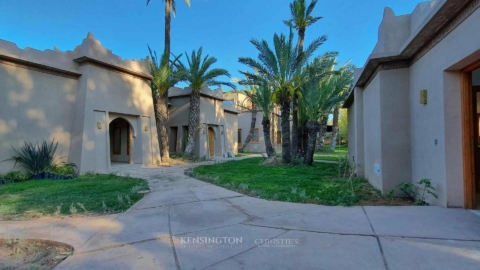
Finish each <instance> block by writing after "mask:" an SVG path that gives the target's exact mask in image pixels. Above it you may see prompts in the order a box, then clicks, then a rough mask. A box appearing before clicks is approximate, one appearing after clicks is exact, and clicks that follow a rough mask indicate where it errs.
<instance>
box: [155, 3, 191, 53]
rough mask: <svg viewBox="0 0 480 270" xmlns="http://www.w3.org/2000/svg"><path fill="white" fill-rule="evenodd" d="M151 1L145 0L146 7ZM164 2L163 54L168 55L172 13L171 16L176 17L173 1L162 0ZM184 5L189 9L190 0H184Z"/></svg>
mask: <svg viewBox="0 0 480 270" xmlns="http://www.w3.org/2000/svg"><path fill="white" fill-rule="evenodd" d="M150 1H151V0H147V6H148V4H149V3H150ZM164 1H165V54H166V55H170V24H171V21H172V11H173V16H175V15H176V13H177V12H176V4H175V0H164ZM184 1H185V4H187V6H189V7H190V0H184Z"/></svg>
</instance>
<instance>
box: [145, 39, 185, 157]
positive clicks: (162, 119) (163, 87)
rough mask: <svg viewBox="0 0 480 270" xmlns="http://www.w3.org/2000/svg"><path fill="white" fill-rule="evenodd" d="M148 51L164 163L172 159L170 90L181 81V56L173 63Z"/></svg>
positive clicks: (159, 140) (154, 105)
mask: <svg viewBox="0 0 480 270" xmlns="http://www.w3.org/2000/svg"><path fill="white" fill-rule="evenodd" d="M148 51H149V52H150V57H151V60H150V72H151V74H152V77H153V79H152V83H151V88H152V96H153V107H154V111H155V122H156V126H157V135H158V143H159V145H160V155H161V157H162V162H168V161H169V159H170V154H169V147H168V133H167V123H168V106H167V103H168V89H170V87H172V86H174V85H175V84H176V83H177V82H178V81H179V79H178V78H177V67H176V65H177V63H178V59H179V58H180V57H181V55H180V56H177V57H174V59H173V61H170V60H169V59H168V57H167V55H166V54H165V53H164V54H163V55H162V58H161V59H158V57H157V52H155V51H152V49H150V46H148Z"/></svg>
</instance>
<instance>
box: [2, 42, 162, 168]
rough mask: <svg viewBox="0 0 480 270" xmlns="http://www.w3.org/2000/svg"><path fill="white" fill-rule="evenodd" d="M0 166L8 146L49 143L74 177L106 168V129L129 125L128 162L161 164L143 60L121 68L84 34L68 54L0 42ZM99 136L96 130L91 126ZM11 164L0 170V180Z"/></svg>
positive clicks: (116, 59) (123, 63)
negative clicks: (0, 95)
mask: <svg viewBox="0 0 480 270" xmlns="http://www.w3.org/2000/svg"><path fill="white" fill-rule="evenodd" d="M0 56H2V58H4V62H3V63H2V64H0V81H2V82H6V83H4V84H3V83H2V85H1V86H0V87H2V89H0V90H1V91H2V92H5V93H7V96H6V97H7V99H0V141H1V144H0V158H1V159H2V160H3V159H5V158H4V157H10V156H11V155H12V154H13V152H12V150H11V147H10V145H13V146H16V147H19V146H21V145H22V144H23V142H25V141H27V142H37V141H39V142H41V141H42V140H44V139H45V140H52V139H55V140H56V141H58V142H59V148H58V150H57V156H58V157H65V159H64V161H69V162H74V163H75V164H76V165H77V166H78V169H79V172H80V173H84V172H88V171H97V172H102V171H106V170H108V169H109V168H110V162H111V160H110V141H109V140H110V138H109V123H110V122H111V121H112V120H114V119H115V118H116V117H123V118H125V119H126V120H127V121H129V122H130V124H131V125H132V130H133V131H134V132H133V141H132V146H133V149H132V151H133V162H134V163H140V164H143V165H144V166H152V165H156V164H158V163H159V162H160V154H159V150H158V140H157V139H156V138H157V133H156V128H155V121H154V112H153V103H152V96H151V90H150V86H149V79H150V76H149V75H148V74H149V66H148V61H147V59H143V60H140V61H137V60H123V59H122V58H120V57H119V56H117V55H114V54H113V53H112V52H111V51H110V50H108V49H106V48H104V47H103V46H102V45H101V43H100V42H99V41H98V40H96V39H95V38H94V36H93V34H91V33H89V34H88V36H87V38H85V39H84V40H83V42H82V44H81V45H79V46H78V47H76V48H75V49H74V50H73V51H67V52H61V51H59V50H58V49H57V48H55V49H54V50H45V51H38V50H35V49H30V48H27V49H24V50H22V49H19V48H18V47H17V46H16V45H15V44H14V43H11V42H7V41H3V40H0ZM97 123H99V124H100V128H98V127H99V126H98V124H97ZM11 167H12V164H11V162H2V163H0V173H4V172H7V171H8V170H10V169H11Z"/></svg>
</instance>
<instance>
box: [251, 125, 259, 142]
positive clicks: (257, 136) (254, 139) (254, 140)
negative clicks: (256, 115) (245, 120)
mask: <svg viewBox="0 0 480 270" xmlns="http://www.w3.org/2000/svg"><path fill="white" fill-rule="evenodd" d="M259 141H260V133H259V131H258V128H256V129H254V130H253V138H252V142H259Z"/></svg>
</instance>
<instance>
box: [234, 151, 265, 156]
mask: <svg viewBox="0 0 480 270" xmlns="http://www.w3.org/2000/svg"><path fill="white" fill-rule="evenodd" d="M258 154H261V153H255V152H242V153H238V154H236V155H235V157H247V156H251V155H258Z"/></svg>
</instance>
